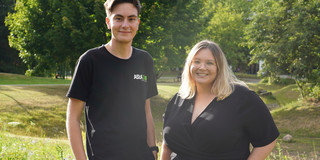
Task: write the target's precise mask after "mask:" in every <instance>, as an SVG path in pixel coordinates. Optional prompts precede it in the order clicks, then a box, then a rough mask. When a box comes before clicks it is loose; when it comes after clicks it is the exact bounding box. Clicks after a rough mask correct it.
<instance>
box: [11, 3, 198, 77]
mask: <svg viewBox="0 0 320 160" xmlns="http://www.w3.org/2000/svg"><path fill="white" fill-rule="evenodd" d="M141 2H142V6H143V8H142V12H141V17H140V18H141V25H140V27H139V32H138V34H137V36H136V38H135V40H134V44H133V45H134V46H135V47H138V48H142V49H145V50H147V51H148V52H150V53H151V54H152V56H153V57H154V60H155V68H156V73H157V75H158V76H160V75H161V73H162V72H163V71H164V70H167V69H169V68H173V67H179V66H182V64H183V63H184V58H185V56H186V48H187V46H189V45H193V42H195V40H196V39H195V36H196V34H197V32H198V31H199V30H201V29H199V28H201V27H202V25H201V23H200V21H199V19H198V17H199V15H200V11H201V8H202V5H203V4H202V3H198V2H199V1H195V0H193V1H187V0H177V1H171V0H156V1H154V0H142V1H141ZM103 3H104V1H102V0H85V1H84V0H80V1H76V0H71V1H63V0H17V1H16V6H15V12H14V13H10V14H9V15H8V17H7V19H6V25H7V26H8V28H9V30H10V36H9V41H10V45H11V46H12V47H14V48H16V49H17V50H19V51H20V53H19V56H20V57H21V58H22V59H23V61H24V62H25V63H26V64H27V65H28V69H29V70H28V71H27V74H29V75H40V76H45V75H50V74H52V73H54V72H55V71H56V70H60V71H65V70H66V68H67V69H68V70H70V69H71V70H73V67H74V65H75V61H76V60H77V58H78V57H79V55H80V54H82V53H83V52H84V51H86V50H87V49H89V48H93V47H96V46H97V45H101V44H103V43H106V41H107V40H108V39H110V32H108V31H107V28H106V25H105V22H104V21H105V11H104V8H103Z"/></svg>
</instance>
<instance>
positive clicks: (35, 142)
mask: <svg viewBox="0 0 320 160" xmlns="http://www.w3.org/2000/svg"><path fill="white" fill-rule="evenodd" d="M0 159H4V160H8V159H20V160H28V159H33V160H43V159H48V160H51V159H52V160H57V159H60V160H63V159H64V160H68V159H73V154H72V152H71V150H70V147H69V144H68V141H66V140H60V139H50V138H31V137H25V136H16V135H11V134H6V133H5V132H3V131H2V132H1V131H0Z"/></svg>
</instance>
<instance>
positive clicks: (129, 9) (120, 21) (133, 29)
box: [106, 3, 140, 43]
mask: <svg viewBox="0 0 320 160" xmlns="http://www.w3.org/2000/svg"><path fill="white" fill-rule="evenodd" d="M106 23H107V25H108V29H110V30H111V34H112V41H114V42H118V43H131V42H132V40H133V38H134V36H135V35H136V33H137V30H138V27H139V23H140V20H139V17H138V10H137V8H136V7H135V6H134V5H133V4H131V3H120V4H118V5H116V6H115V7H114V9H113V11H112V13H111V15H110V16H109V17H107V18H106Z"/></svg>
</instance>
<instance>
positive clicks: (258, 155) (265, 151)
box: [248, 140, 277, 160]
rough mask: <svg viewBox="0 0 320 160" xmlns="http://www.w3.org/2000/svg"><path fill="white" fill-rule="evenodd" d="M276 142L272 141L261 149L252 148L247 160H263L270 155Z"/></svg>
mask: <svg viewBox="0 0 320 160" xmlns="http://www.w3.org/2000/svg"><path fill="white" fill-rule="evenodd" d="M276 142H277V140H274V141H273V142H271V143H270V144H268V145H266V146H262V147H254V148H253V149H252V151H251V153H250V156H249V157H248V160H264V159H266V158H267V157H268V155H269V154H270V153H271V151H272V149H273V148H274V146H275V145H276Z"/></svg>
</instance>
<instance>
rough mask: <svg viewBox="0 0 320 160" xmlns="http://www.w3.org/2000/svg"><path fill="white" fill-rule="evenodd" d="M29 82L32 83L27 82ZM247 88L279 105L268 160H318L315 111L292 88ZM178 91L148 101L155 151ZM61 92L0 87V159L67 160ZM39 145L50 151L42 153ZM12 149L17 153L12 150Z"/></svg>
mask: <svg viewBox="0 0 320 160" xmlns="http://www.w3.org/2000/svg"><path fill="white" fill-rule="evenodd" d="M12 79H19V78H13V77H12ZM29 80H30V81H33V78H31V79H29ZM53 80H54V79H53ZM4 81H6V80H4ZM7 81H8V80H7ZM50 81H51V80H50ZM20 82H21V81H20ZM44 83H46V82H44ZM48 83H49V82H47V84H48ZM31 84H35V83H34V82H32V83H31ZM249 86H250V88H251V89H252V90H257V89H259V88H260V89H265V90H267V91H271V92H272V95H271V96H268V97H262V99H263V100H264V101H265V102H266V103H267V104H270V103H271V104H272V103H278V104H279V105H280V107H279V108H276V109H273V110H272V111H271V113H272V115H273V117H274V120H275V122H276V124H277V126H278V128H279V130H280V132H281V135H280V138H279V148H275V149H274V152H273V153H272V155H271V156H270V159H281V158H282V159H284V157H285V156H287V158H288V157H289V159H312V158H313V159H316V158H315V157H319V156H320V155H319V154H320V150H319V149H320V124H319V122H320V105H319V104H311V103H307V102H304V101H298V98H299V95H298V93H297V90H296V89H295V88H296V87H295V85H288V86H281V85H273V86H269V85H265V84H260V83H259V84H253V83H250V84H249ZM178 89H179V84H178V83H159V84H158V90H159V95H157V96H155V97H153V98H152V99H151V106H152V113H153V116H154V122H155V129H156V139H157V144H158V145H161V141H162V115H163V113H164V111H165V107H166V105H167V103H168V101H169V100H170V98H171V97H172V96H173V95H174V94H175V93H176V92H177V91H178ZM67 90H68V85H48V86H46V85H42V86H35V85H31V86H28V85H22V86H14V85H9V86H1V85H0V136H1V137H0V138H1V139H0V159H10V158H11V159H23V158H21V157H26V154H27V151H29V152H28V155H29V153H30V154H32V153H34V154H35V153H37V155H38V157H40V158H36V157H33V158H31V159H58V158H57V157H64V158H67V159H68V157H69V156H71V155H70V153H71V150H70V148H69V147H68V144H67V142H66V130H65V111H66V105H67V98H66V97H65V94H66V92H67ZM82 120H83V119H82ZM285 134H291V135H292V136H293V137H294V138H293V141H292V142H289V143H288V142H284V141H282V140H281V138H282V137H283V136H284V135H285ZM21 136H22V137H21ZM25 136H31V137H25ZM39 137H40V138H39ZM33 142H37V143H33ZM38 142H39V143H38ZM43 143H45V144H46V147H49V146H50V147H49V148H48V149H46V148H43V147H42V145H41V144H43ZM30 144H33V145H30ZM47 145H48V146H47ZM17 146H18V147H19V148H20V149H15V148H16V147H17ZM32 147H33V148H32ZM31 150H32V152H30V151H31ZM279 151H280V152H279ZM43 152H50V154H47V155H52V156H51V157H50V158H48V157H43V156H41V153H43ZM10 153H12V154H10ZM61 154H63V155H61ZM1 155H2V158H1ZM13 155H16V156H13ZM4 156H5V157H4ZM71 157H72V156H71ZM29 158H30V157H29ZM27 159H28V158H27Z"/></svg>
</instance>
